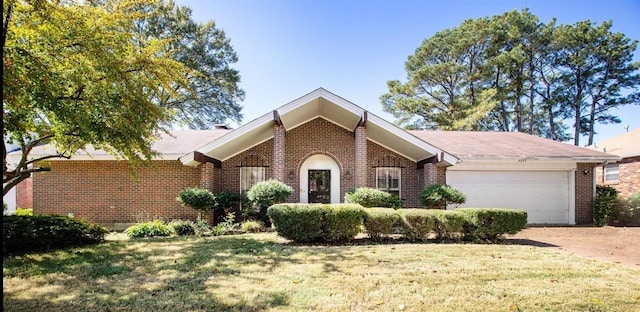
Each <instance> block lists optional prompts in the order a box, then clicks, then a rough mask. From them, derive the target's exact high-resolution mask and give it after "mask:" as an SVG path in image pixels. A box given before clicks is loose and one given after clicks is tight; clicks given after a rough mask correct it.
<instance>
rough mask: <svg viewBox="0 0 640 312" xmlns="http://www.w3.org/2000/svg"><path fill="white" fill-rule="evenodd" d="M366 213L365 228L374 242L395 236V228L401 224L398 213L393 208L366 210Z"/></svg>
mask: <svg viewBox="0 0 640 312" xmlns="http://www.w3.org/2000/svg"><path fill="white" fill-rule="evenodd" d="M364 212H365V213H364V228H365V230H366V231H367V234H369V237H370V238H371V239H372V240H374V241H381V240H382V239H383V238H384V236H385V235H390V234H393V229H394V227H395V226H396V225H398V223H399V222H400V215H399V214H398V211H396V210H394V209H391V208H365V209H364Z"/></svg>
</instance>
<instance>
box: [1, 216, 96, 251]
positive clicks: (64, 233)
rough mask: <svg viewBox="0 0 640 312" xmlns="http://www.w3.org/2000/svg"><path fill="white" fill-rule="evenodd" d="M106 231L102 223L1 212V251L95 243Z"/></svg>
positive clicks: (36, 249)
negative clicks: (4, 214) (4, 213)
mask: <svg viewBox="0 0 640 312" xmlns="http://www.w3.org/2000/svg"><path fill="white" fill-rule="evenodd" d="M107 233H109V230H107V229H106V228H104V227H101V226H99V225H95V224H92V223H89V222H87V221H84V220H77V219H73V218H69V217H65V216H58V215H35V216H16V215H11V216H3V217H2V253H3V254H4V255H9V254H17V253H24V252H39V251H49V250H55V249H63V248H68V247H75V246H83V245H90V244H97V243H100V242H102V241H104V236H105V234H107Z"/></svg>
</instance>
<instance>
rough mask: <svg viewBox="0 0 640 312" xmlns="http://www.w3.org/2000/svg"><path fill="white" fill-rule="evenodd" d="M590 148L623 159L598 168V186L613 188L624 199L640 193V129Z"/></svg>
mask: <svg viewBox="0 0 640 312" xmlns="http://www.w3.org/2000/svg"><path fill="white" fill-rule="evenodd" d="M588 147H589V148H591V149H594V150H598V151H603V152H606V153H609V154H613V155H617V156H620V158H621V159H620V160H619V161H617V162H607V163H603V164H600V165H599V166H598V167H597V168H596V183H597V184H598V185H610V186H613V187H614V188H615V189H617V190H618V192H620V197H622V198H628V197H629V196H631V195H633V194H636V193H640V128H638V129H635V130H631V131H629V132H626V133H624V134H621V135H618V136H615V137H613V138H610V139H607V140H604V141H602V142H597V143H596V144H593V145H590V146H588Z"/></svg>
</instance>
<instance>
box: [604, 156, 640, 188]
mask: <svg viewBox="0 0 640 312" xmlns="http://www.w3.org/2000/svg"><path fill="white" fill-rule="evenodd" d="M618 164H619V167H618V168H619V169H618V170H619V171H618V175H619V179H618V182H616V183H604V169H603V168H604V166H603V165H601V166H598V167H597V168H596V181H597V182H596V183H598V184H599V185H605V184H606V185H610V186H612V187H614V188H615V189H616V190H618V192H620V197H621V198H628V197H629V196H631V195H633V194H636V193H638V192H640V156H636V157H628V158H624V159H622V160H621V161H619V162H618Z"/></svg>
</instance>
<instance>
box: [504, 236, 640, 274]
mask: <svg viewBox="0 0 640 312" xmlns="http://www.w3.org/2000/svg"><path fill="white" fill-rule="evenodd" d="M507 238H508V239H509V241H510V242H511V243H514V244H522V245H532V246H538V247H542V248H550V249H555V250H558V251H562V252H569V253H573V254H575V255H578V256H582V257H587V258H593V259H598V260H603V261H609V262H614V263H619V264H622V265H625V266H627V267H631V268H635V269H638V270H640V227H629V228H625V227H612V226H605V227H528V228H526V229H524V230H523V231H521V232H520V233H518V234H516V235H508V236H507Z"/></svg>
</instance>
